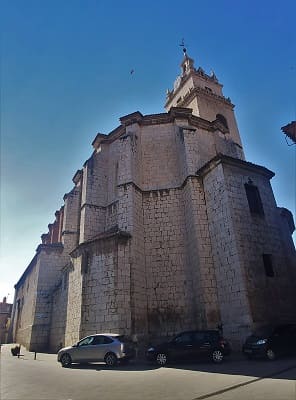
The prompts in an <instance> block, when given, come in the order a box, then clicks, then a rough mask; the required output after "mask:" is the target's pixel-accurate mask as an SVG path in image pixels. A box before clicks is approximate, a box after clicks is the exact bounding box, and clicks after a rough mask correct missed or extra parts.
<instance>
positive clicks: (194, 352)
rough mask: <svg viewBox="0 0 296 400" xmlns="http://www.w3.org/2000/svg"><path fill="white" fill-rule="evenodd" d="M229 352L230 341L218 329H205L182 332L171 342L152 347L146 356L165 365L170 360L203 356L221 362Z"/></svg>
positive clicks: (192, 359) (193, 359)
mask: <svg viewBox="0 0 296 400" xmlns="http://www.w3.org/2000/svg"><path fill="white" fill-rule="evenodd" d="M229 354H230V346H229V343H228V342H227V341H226V340H225V339H224V338H223V337H222V336H221V334H220V332H219V331H218V330H203V331H188V332H181V333H179V334H178V335H177V336H175V337H174V338H173V339H172V340H170V341H169V342H165V343H162V344H160V345H157V346H153V347H150V348H149V349H148V350H147V352H146V358H147V359H148V360H149V361H155V362H156V363H157V364H159V365H161V366H164V365H165V364H167V362H168V361H177V360H191V361H196V360H199V359H201V358H210V359H211V360H212V361H213V362H215V363H220V362H222V361H223V359H224V356H227V355H229Z"/></svg>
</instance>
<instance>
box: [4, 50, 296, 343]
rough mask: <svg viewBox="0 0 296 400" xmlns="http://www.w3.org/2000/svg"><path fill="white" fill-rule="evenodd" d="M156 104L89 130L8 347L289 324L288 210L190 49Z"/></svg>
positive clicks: (27, 273) (25, 285)
mask: <svg viewBox="0 0 296 400" xmlns="http://www.w3.org/2000/svg"><path fill="white" fill-rule="evenodd" d="M165 109H166V112H164V113H160V114H153V115H142V114H141V113H140V112H139V111H136V112H134V113H132V114H129V115H126V116H124V117H122V118H120V125H119V126H118V127H117V128H115V129H114V130H113V131H112V132H110V133H109V134H102V133H98V134H97V136H96V137H95V138H94V140H93V142H92V146H93V153H92V154H91V156H90V158H89V159H88V160H87V161H86V162H85V164H84V165H83V166H82V168H81V169H80V170H78V171H77V172H76V173H75V175H74V177H73V189H72V190H71V191H70V192H69V193H66V194H65V196H64V199H63V200H64V203H63V205H62V206H61V208H60V209H59V210H58V211H57V212H56V214H55V221H54V222H53V223H52V224H50V225H49V226H48V228H49V229H48V233H46V234H44V235H42V236H41V240H42V243H41V244H40V245H39V246H38V248H37V250H36V254H35V255H34V257H33V259H32V261H31V263H30V264H29V265H28V267H27V268H26V269H25V270H24V273H23V274H22V276H21V277H20V279H19V281H18V282H17V283H16V285H15V299H14V305H13V315H12V324H11V326H12V332H11V335H12V338H13V340H14V341H15V342H18V343H21V344H22V345H24V346H25V347H26V348H27V349H29V350H31V351H57V350H58V349H59V348H61V347H63V346H67V345H71V344H74V343H75V342H77V341H78V340H79V339H80V338H82V337H84V336H87V335H89V334H93V333H100V332H115V333H120V334H126V335H128V336H130V337H131V338H132V339H133V340H134V341H135V342H137V343H139V345H144V344H146V343H148V342H149V341H150V340H158V339H159V340H160V339H161V338H167V337H170V336H172V335H174V334H176V333H178V332H180V331H183V330H189V329H205V328H209V329H212V328H214V329H216V328H217V326H219V327H220V328H222V329H223V334H224V336H225V337H226V338H227V339H228V340H229V341H230V342H231V344H232V347H233V348H234V349H240V346H241V343H242V342H243V341H244V339H245V337H246V336H247V335H248V334H250V332H251V331H252V330H253V329H254V328H257V327H261V326H264V325H267V324H275V323H281V322H296V321H295V318H296V316H295V309H296V297H295V284H296V253H295V247H294V243H293V240H292V233H293V232H294V229H295V226H294V221H293V216H292V214H291V212H290V211H289V210H287V209H286V208H282V207H278V206H277V204H276V202H275V199H274V195H273V191H272V187H271V183H270V181H271V179H272V177H273V176H274V173H273V172H272V171H270V170H269V169H268V168H266V167H264V166H261V165H255V164H253V163H251V162H248V161H246V159H245V156H244V150H243V147H242V143H241V139H240V134H239V130H238V127H237V123H236V119H235V114H234V105H233V104H232V102H231V100H230V99H229V98H226V97H224V95H223V92H222V84H221V83H220V82H219V81H218V79H217V77H216V75H215V74H214V73H211V74H207V73H206V72H205V71H204V70H203V69H202V68H201V67H199V68H196V67H195V66H194V60H193V59H191V58H190V57H189V56H188V55H187V53H186V50H185V49H184V58H183V60H182V63H181V73H180V75H179V76H178V77H177V79H176V81H175V83H174V86H173V89H172V90H168V91H167V97H166V103H165Z"/></svg>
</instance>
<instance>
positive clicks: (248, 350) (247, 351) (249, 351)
mask: <svg viewBox="0 0 296 400" xmlns="http://www.w3.org/2000/svg"><path fill="white" fill-rule="evenodd" d="M244 352H245V353H252V350H250V349H245V350H244Z"/></svg>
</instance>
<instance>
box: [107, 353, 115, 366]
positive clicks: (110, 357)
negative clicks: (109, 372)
mask: <svg viewBox="0 0 296 400" xmlns="http://www.w3.org/2000/svg"><path fill="white" fill-rule="evenodd" d="M104 361H105V363H106V365H108V367H115V366H116V365H117V361H118V360H117V357H116V355H115V354H114V353H107V354H106V355H105V358H104Z"/></svg>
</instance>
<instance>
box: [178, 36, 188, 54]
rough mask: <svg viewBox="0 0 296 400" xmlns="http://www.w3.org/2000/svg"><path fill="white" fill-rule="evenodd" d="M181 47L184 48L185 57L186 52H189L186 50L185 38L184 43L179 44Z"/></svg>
mask: <svg viewBox="0 0 296 400" xmlns="http://www.w3.org/2000/svg"><path fill="white" fill-rule="evenodd" d="M179 46H181V47H182V50H183V53H184V56H186V51H187V50H186V48H185V43H184V38H182V42H181V43H180V44H179Z"/></svg>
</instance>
